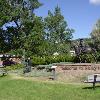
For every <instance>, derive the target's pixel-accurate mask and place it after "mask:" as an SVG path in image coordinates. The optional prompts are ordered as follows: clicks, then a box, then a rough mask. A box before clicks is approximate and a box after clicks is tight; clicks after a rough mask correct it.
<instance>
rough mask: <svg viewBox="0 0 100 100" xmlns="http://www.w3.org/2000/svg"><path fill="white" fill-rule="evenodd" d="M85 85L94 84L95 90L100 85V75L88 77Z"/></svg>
mask: <svg viewBox="0 0 100 100" xmlns="http://www.w3.org/2000/svg"><path fill="white" fill-rule="evenodd" d="M84 82H85V83H92V84H93V88H94V89H95V84H96V83H100V74H92V75H88V76H87V80H85V81H84Z"/></svg>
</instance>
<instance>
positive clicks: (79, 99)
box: [0, 76, 100, 100]
mask: <svg viewBox="0 0 100 100" xmlns="http://www.w3.org/2000/svg"><path fill="white" fill-rule="evenodd" d="M85 86H89V85H81V84H80V85H78V84H77V85H76V84H73V85H72V84H60V83H54V84H53V83H44V82H36V81H31V80H22V79H20V80H19V79H12V78H10V77H8V76H6V77H0V100H100V88H99V87H97V88H96V89H95V90H93V89H83V88H84V87H85ZM90 86H91V85H90Z"/></svg>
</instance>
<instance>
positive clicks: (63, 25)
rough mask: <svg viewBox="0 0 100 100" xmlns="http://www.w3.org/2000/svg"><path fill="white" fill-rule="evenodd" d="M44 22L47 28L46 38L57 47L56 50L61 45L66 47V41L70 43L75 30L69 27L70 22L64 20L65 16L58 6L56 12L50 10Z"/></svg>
mask: <svg viewBox="0 0 100 100" xmlns="http://www.w3.org/2000/svg"><path fill="white" fill-rule="evenodd" d="M44 22H45V29H46V34H45V37H46V40H48V41H49V42H50V43H52V44H53V47H55V50H54V51H55V52H56V51H59V45H61V46H60V47H64V46H65V43H68V41H70V39H71V38H72V33H73V32H74V30H73V29H70V28H68V24H67V22H66V21H65V20H64V16H63V15H62V14H61V11H60V8H59V7H58V6H57V7H56V8H55V11H54V13H52V12H51V11H48V16H47V17H46V18H45V19H44ZM57 45H58V46H57ZM52 49H54V48H52ZM62 49H64V48H62ZM60 50H61V49H60ZM52 51H53V50H52ZM62 51H63V50H62ZM64 51H65V50H64ZM66 51H67V49H66Z"/></svg>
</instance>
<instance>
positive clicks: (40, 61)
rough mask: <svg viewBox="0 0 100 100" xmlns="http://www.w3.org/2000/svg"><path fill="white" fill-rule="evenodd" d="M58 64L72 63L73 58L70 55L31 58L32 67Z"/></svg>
mask: <svg viewBox="0 0 100 100" xmlns="http://www.w3.org/2000/svg"><path fill="white" fill-rule="evenodd" d="M60 62H73V57H71V56H70V55H57V56H45V57H36V56H33V57H32V65H33V66H35V65H48V64H52V63H60Z"/></svg>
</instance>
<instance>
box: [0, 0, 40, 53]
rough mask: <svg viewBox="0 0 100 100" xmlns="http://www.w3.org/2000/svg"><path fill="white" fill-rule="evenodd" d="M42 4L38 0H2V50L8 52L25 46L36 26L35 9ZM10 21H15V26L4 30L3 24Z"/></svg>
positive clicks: (0, 15) (0, 34) (0, 27)
mask: <svg viewBox="0 0 100 100" xmlns="http://www.w3.org/2000/svg"><path fill="white" fill-rule="evenodd" d="M41 5H42V4H41V3H39V2H38V0H3V1H2V0H0V10H1V12H0V17H1V19H0V45H1V49H2V50H1V51H5V52H8V51H10V50H17V49H21V48H22V47H24V46H25V45H24V43H25V41H26V39H27V37H28V35H29V34H30V32H31V31H32V28H33V27H34V17H35V14H34V13H33V11H34V9H37V8H38V7H39V6H41ZM9 22H12V23H14V24H15V25H14V26H15V27H14V26H12V27H9V26H7V27H6V28H7V29H6V30H4V29H3V28H2V26H3V25H5V24H6V23H9ZM3 48H4V49H5V48H7V49H5V50H4V49H3ZM24 48H25V47H24Z"/></svg>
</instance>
